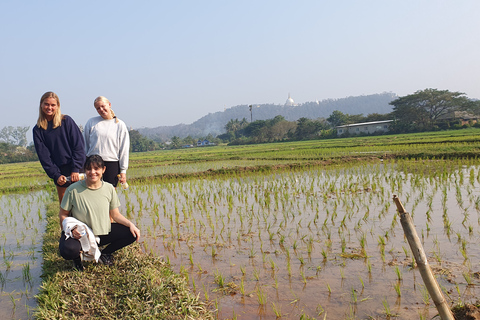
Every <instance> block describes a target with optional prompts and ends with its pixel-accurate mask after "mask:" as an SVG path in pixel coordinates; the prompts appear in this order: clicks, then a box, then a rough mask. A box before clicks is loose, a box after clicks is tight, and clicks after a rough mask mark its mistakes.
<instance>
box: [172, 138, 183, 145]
mask: <svg viewBox="0 0 480 320" xmlns="http://www.w3.org/2000/svg"><path fill="white" fill-rule="evenodd" d="M181 144H182V139H180V138H179V137H177V136H173V137H172V146H173V147H174V148H180V146H181Z"/></svg>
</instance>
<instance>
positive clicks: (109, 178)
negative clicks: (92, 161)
mask: <svg viewBox="0 0 480 320" xmlns="http://www.w3.org/2000/svg"><path fill="white" fill-rule="evenodd" d="M104 163H105V167H106V168H107V169H106V170H105V172H104V173H103V181H105V182H109V183H111V184H113V186H114V187H117V183H118V177H117V176H118V174H119V173H120V163H119V162H118V161H104Z"/></svg>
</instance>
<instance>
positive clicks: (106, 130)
mask: <svg viewBox="0 0 480 320" xmlns="http://www.w3.org/2000/svg"><path fill="white" fill-rule="evenodd" d="M83 137H84V138H85V152H86V154H87V157H89V156H91V155H93V154H98V155H99V156H100V157H102V159H103V161H118V164H119V166H120V173H126V172H127V169H128V152H129V151H130V135H129V133H128V129H127V126H126V125H125V122H123V121H122V120H120V119H118V122H117V118H113V119H108V120H106V119H103V118H102V117H100V116H98V117H93V118H90V119H89V120H88V121H87V123H86V124H85V128H84V130H83Z"/></svg>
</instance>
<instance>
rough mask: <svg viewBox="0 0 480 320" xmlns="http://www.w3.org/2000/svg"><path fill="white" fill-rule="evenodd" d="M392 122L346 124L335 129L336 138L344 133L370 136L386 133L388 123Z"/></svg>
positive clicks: (388, 126)
mask: <svg viewBox="0 0 480 320" xmlns="http://www.w3.org/2000/svg"><path fill="white" fill-rule="evenodd" d="M392 121H393V120H383V121H372V122H363V123H352V124H346V125H343V126H338V127H336V129H337V136H341V135H343V134H345V133H347V132H348V133H349V134H351V135H353V134H360V133H362V132H363V133H365V134H372V133H375V132H388V130H389V128H390V123H391V122H392Z"/></svg>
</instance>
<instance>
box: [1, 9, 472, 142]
mask: <svg viewBox="0 0 480 320" xmlns="http://www.w3.org/2000/svg"><path fill="white" fill-rule="evenodd" d="M479 16H480V1H477V0H471V1H468V0H467V1H425V0H398V1H397V0H389V1H385V0H381V1H380V0H379V1H368V0H364V1H358V0H357V1H348V0H346V1H331V0H329V1H320V0H315V1H313V0H312V1H301V0H299V1H281V0H272V1H263V0H255V1H249V0H242V1H225V0H222V1H210V0H203V1H198V0H195V1H181V0H179V1H141V0H137V1H119V0H115V1H109V0H101V1H65V0H63V1H48V0H46V1H33V0H25V1H18V0H2V1H1V2H0V21H1V22H0V88H1V89H0V91H1V92H2V95H1V96H2V99H1V100H0V101H1V109H2V112H3V115H2V116H1V117H0V128H2V127H4V126H7V125H13V126H31V127H33V125H34V124H35V122H36V120H37V117H38V105H39V99H40V97H41V95H42V94H43V93H44V92H46V91H54V92H56V93H57V94H58V95H59V97H60V101H61V106H62V112H63V113H65V114H69V115H71V116H72V117H73V118H74V120H75V121H76V122H77V123H78V124H82V125H84V124H85V122H86V121H87V120H88V118H90V117H92V116H96V115H97V114H96V112H95V110H94V108H93V100H94V98H95V97H97V96H99V95H103V96H106V97H107V98H109V99H110V101H111V102H112V107H113V109H114V110H115V112H116V114H117V116H118V117H119V118H120V119H123V120H124V121H125V122H126V123H127V125H128V126H129V127H134V128H139V127H156V126H160V125H175V124H178V123H187V124H188V123H192V122H194V121H195V120H197V119H199V118H200V117H202V116H204V115H206V114H208V113H213V112H217V111H223V110H224V108H229V107H232V106H236V105H241V104H262V103H275V104H283V103H284V102H285V100H286V99H287V97H288V94H289V93H290V94H291V96H292V98H293V99H294V100H295V101H296V102H297V103H302V102H307V101H314V100H323V99H328V98H343V97H347V96H356V95H362V94H365V95H366V94H374V93H381V92H394V93H397V94H398V95H400V96H402V95H407V94H410V93H413V92H415V91H417V90H423V89H425V88H436V89H441V90H444V89H447V90H451V91H460V92H464V93H466V94H467V96H468V97H471V98H480V81H479V80H480V79H479V78H480V35H479V32H480V19H479ZM29 135H31V133H29ZM29 138H31V137H30V136H29Z"/></svg>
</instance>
